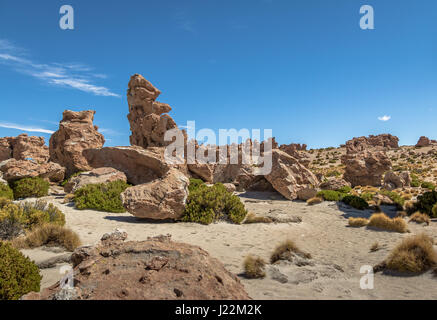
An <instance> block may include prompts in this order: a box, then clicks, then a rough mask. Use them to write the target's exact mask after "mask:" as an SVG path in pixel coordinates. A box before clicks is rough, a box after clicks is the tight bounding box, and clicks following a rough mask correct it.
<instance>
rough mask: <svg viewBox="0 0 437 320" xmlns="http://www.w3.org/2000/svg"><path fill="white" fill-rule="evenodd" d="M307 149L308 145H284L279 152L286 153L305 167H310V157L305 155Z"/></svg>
mask: <svg viewBox="0 0 437 320" xmlns="http://www.w3.org/2000/svg"><path fill="white" fill-rule="evenodd" d="M306 149H307V145H306V144H298V143H292V144H282V145H281V146H280V147H279V150H281V151H284V152H285V153H287V154H288V155H290V156H292V157H294V158H296V159H298V160H299V162H300V163H302V164H303V165H304V166H305V167H308V165H309V164H310V162H311V159H310V157H309V156H308V154H306V153H305V151H306Z"/></svg>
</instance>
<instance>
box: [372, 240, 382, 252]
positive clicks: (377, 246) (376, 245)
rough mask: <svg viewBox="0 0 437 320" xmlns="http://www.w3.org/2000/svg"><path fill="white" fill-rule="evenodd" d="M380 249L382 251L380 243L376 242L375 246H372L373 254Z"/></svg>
mask: <svg viewBox="0 0 437 320" xmlns="http://www.w3.org/2000/svg"><path fill="white" fill-rule="evenodd" d="M379 249H381V246H380V245H379V242H378V241H376V242H375V243H374V244H372V246H371V247H370V251H371V252H376V251H378V250H379Z"/></svg>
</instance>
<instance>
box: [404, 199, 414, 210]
mask: <svg viewBox="0 0 437 320" xmlns="http://www.w3.org/2000/svg"><path fill="white" fill-rule="evenodd" d="M404 210H405V211H406V212H409V213H411V212H413V211H414V210H416V201H413V200H409V201H405V204H404Z"/></svg>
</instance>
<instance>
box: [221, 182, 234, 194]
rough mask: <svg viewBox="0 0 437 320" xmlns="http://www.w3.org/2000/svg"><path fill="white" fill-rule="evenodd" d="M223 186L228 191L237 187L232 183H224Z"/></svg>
mask: <svg viewBox="0 0 437 320" xmlns="http://www.w3.org/2000/svg"><path fill="white" fill-rule="evenodd" d="M223 186H224V187H225V188H226V190H227V191H228V192H235V191H236V190H237V187H236V186H235V184H233V183H224V184H223Z"/></svg>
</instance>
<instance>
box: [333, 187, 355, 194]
mask: <svg viewBox="0 0 437 320" xmlns="http://www.w3.org/2000/svg"><path fill="white" fill-rule="evenodd" d="M336 191H338V192H340V193H349V192H351V191H352V188H351V187H349V186H343V187H341V188H340V189H337V190H336Z"/></svg>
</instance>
